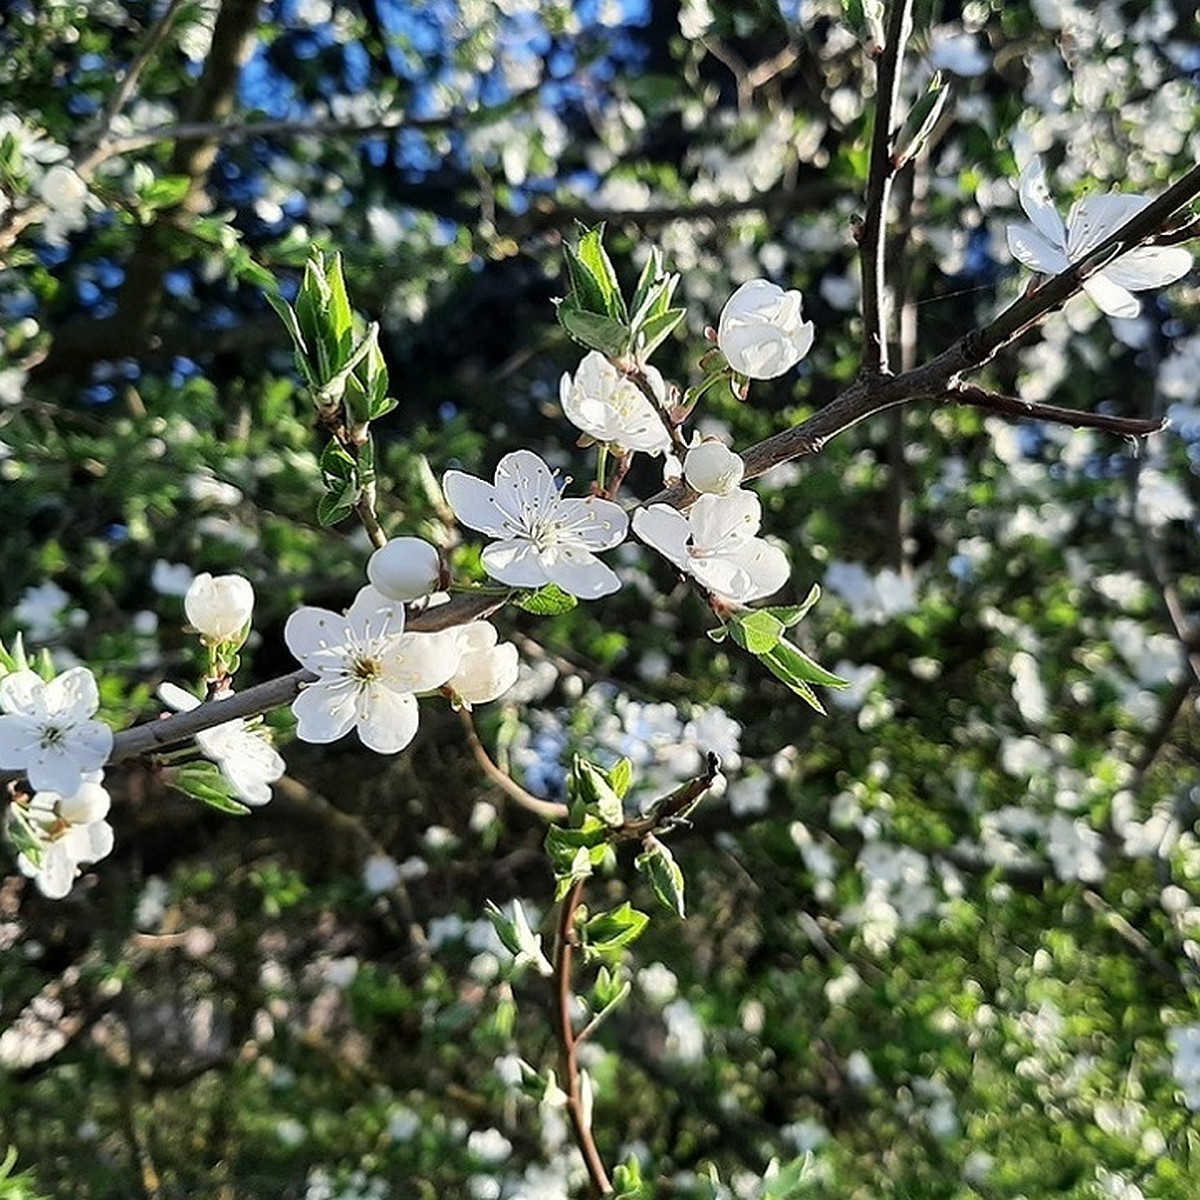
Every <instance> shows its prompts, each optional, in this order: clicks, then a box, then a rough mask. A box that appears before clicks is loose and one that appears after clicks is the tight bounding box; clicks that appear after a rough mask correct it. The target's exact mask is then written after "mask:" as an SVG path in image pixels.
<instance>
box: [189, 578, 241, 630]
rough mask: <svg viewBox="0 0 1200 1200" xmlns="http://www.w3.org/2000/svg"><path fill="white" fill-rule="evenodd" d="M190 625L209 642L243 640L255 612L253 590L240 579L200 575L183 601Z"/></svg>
mask: <svg viewBox="0 0 1200 1200" xmlns="http://www.w3.org/2000/svg"><path fill="white" fill-rule="evenodd" d="M183 611H184V612H185V613H186V614H187V619H188V621H189V623H190V624H191V625H192V626H193V627H194V628H195V629H196V630H198V631H199V633H200V635H201V636H202V637H203V638H204V640H205V641H206V642H209V643H216V642H231V641H235V640H236V639H237V638H238V637H240V636H241V633H242V630H243V629H245V627H246V626H247V625H248V624H249V622H250V614H251V613H252V612H253V611H254V588H253V587H252V586H251V583H250V580H248V579H246V578H244V577H243V576H241V575H217V576H215V577H214V576H212V575H210V574H209V573H208V572H207V571H204V572H202V573H201V574H199V575H197V576H196V578H195V579H193V580H192V582H191V584H189V586H188V590H187V592H186V593H185V594H184V597H183Z"/></svg>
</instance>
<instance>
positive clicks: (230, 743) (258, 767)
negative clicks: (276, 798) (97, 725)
mask: <svg viewBox="0 0 1200 1200" xmlns="http://www.w3.org/2000/svg"><path fill="white" fill-rule="evenodd" d="M232 695H233V693H232V692H224V693H222V694H221V696H219V697H218V698H219V699H221V700H226V699H228V698H229V697H230V696H232ZM158 697H159V699H160V700H161V701H162V702H163V703H164V704H166V705H169V706H170V707H171V708H173V709H175V711H176V712H191V711H192V709H194V708H198V707H199V706H200V700H199V698H198V697H196V696H193V695H192V694H191V692H185V691H184V690H183V688H181V687H179V686H178V685H177V684H174V683H163V684H160V685H159V688H158ZM196 745H197V746H199V747H200V752H201V753H202V754H203V755H204V756H205V757H206V758H211V759H212V760H213V762H215V763H216V764H217V766H218V767H220V768H221V774H222V775H224V776H225V778H226V779H228V780H229V782H230V783H231V784H233V786H234V789H235V790H236V791H237V794H238V797H239V798H240V799H241V800H243V801H244V802H245V803H246V804H251V805H255V806H257V805H260V804H266V803H267V801H268V800H270V799H271V784H273V783H274V782H275V780H277V779H278V778H279V777H280V776H281V775H282V774H283V772H284V771H285V770H286V769H287V766H286V764H285V763H284V761H283V758H282V756H281V755H280V753H279V751H278V750H276V749H275V747H274V746H272V745H271V743H270V742H269V741H268V740H267V734H266V732H265V731H264V730H261V729H249V728H247V726H246V722H245V721H243V720H242V719H241V718H240V717H239V718H238V719H237V720H235V721H225V722H223V723H222V724H220V725H214V726H213V727H212V728H211V729H204V730H201V731H200V732H199V733H198V734H196Z"/></svg>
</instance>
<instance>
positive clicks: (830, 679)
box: [772, 638, 850, 688]
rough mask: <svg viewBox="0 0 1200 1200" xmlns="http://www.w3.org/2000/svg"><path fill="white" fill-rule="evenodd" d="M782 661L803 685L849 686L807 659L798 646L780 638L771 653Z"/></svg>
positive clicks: (837, 676) (838, 676) (843, 680)
mask: <svg viewBox="0 0 1200 1200" xmlns="http://www.w3.org/2000/svg"><path fill="white" fill-rule="evenodd" d="M772 653H773V654H775V655H777V656H778V657H779V658H780V659H781V661H783V662H784V663H785V664H786V665H787V668H788V670H790V671H791V672H792V674H794V675H795V676H796V678H797V679H803V680H804V682H805V683H819V684H820V685H821V686H822V687H831V688H844V687H849V686H850V680H848V679H843V678H842V677H841V676H840V675H835V674H834V673H833V672H832V671H827V670H825V668H824V667H823V666H821V664H820V663H818V662H815V661H814V660H813V659H811V658H809V657H808V655H807V654H805V653H804V651H803V650H801V649H800V648H799V647H798V646H794V645H793V644H792V643H791V642H789V641H788V640H787V638H781V639H780V640H779V644H778V645H777V646H776V647H775V649H774V650H773V651H772Z"/></svg>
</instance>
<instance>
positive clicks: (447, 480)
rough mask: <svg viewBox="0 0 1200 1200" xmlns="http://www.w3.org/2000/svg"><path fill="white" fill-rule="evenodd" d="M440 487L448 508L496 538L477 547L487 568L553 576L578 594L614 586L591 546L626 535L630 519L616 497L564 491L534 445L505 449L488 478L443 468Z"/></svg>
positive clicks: (535, 581) (505, 577)
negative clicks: (487, 480) (575, 495)
mask: <svg viewBox="0 0 1200 1200" xmlns="http://www.w3.org/2000/svg"><path fill="white" fill-rule="evenodd" d="M442 488H443V490H444V491H445V493H446V499H447V500H448V501H449V503H450V507H451V508H452V509H454V515H455V516H456V517H458V519H459V520H460V521H461V522H462V523H463V524H464V525H465V526H467V528H468V529H475V530H477V531H478V532H480V533H486V534H488V535H489V536H491V537H494V538H499V539H500V540H499V541H497V542H494V543H493V544H492V545H490V546H488V547H486V549H485V550H484V552H483V566H484V569H485V570H486V571H487V573H488V574H489V575H490V576H491V577H492V578H493V579H497V580H499V581H500V582H501V583H507V584H511V585H512V586H513V587H528V588H536V587H542V586H544V585H545V584H547V583H553V584H556V585H557V586H558V587H560V588H562V590H563V591H564V592H568V593H570V594H571V595H572V596H578V597H579V598H580V599H581V600H595V599H597V598H598V597H600V596H607V595H608V594H609V593H611V592H615V591H616V590H617V589H618V588H619V587H620V586H621V581H620V580H619V579H618V578H617V576H616V574H615V573H614V572H613V571H612V570H610V569H609V568H608V567H606V566H605V565H604V564H603V563H602V562H600V560H599V559H598V558H597V557H596V555H595V553H594V551H597V550H611V549H612V548H613V547H614V546H616V545H619V544H620V543H621V542H622V541H624V539H625V534H626V531H627V530H628V527H629V520H628V518H627V517H626V516H625V513H624V511H623V510H622V509H621V507H620V505H617V504H614V503H613V502H612V501H611V500H601V499H598V498H597V497H595V496H588V497H585V498H583V499H571V500H568V499H564V498H563V496H562V495H561V494H560V492H559V485H558V480H557V478H556V477H555V474H554V472H553V471H551V470H550V468H549V467H548V466H547V465H546V464H545V463H544V462H543V461H542V460H541V459H540V458H539V457H538V456H537V455H536V454H534V453H533V452H532V451H530V450H517V451H514V452H513V453H512V454H506V455H505V456H504V457H503V458H502V459H501V460H500V464H499V466H497V468H496V481H495V483H494V484H491V483H485V482H484V481H483V480H482V479H477V478H476V477H475V476H474V475H468V474H466V473H465V472H463V471H447V472H446V474H445V476H444V477H443V479H442Z"/></svg>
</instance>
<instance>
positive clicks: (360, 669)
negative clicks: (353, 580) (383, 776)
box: [283, 587, 459, 754]
mask: <svg viewBox="0 0 1200 1200" xmlns="http://www.w3.org/2000/svg"><path fill="white" fill-rule="evenodd" d="M283 636H284V640H285V641H286V642H287V645H288V649H289V650H291V652H292V653H293V654H294V655H295V656H296V657H297V658H298V659H299V660H300V662H301V663H302V664H303V665H304V666H305V667H307V668H308V669H309V670H310V671H312V672H314V673H315V674H316V675H317V676H318V679H317V680H316V682H314V683H310V684H307V685H306V686H305V688H304V690H303V691H302V692H301V693H300V695H299V696H297V697H296V699H295V700H294V701H293V702H292V712H293V713H294V714H295V715H296V719H297V721H298V722H299V724H298V725H297V728H296V736H297V737H299V738H300V739H301V740H302V741H305V742H335V741H337V739H338V738H340V737H342V736H343V735H345V734H346V733H348V732H349V731H350V730H351V729H352V728H355V729H357V730H358V736H359V738H360V739H361V740H362V743H363V745H364V746H366V747H367V748H368V749H370V750H375V751H377V752H378V753H380V754H395V753H396V752H397V751H399V750H403V749H404V747H405V746H407V745H408V743H409V742H411V741H412V740H413V737H414V736H415V735H416V732H417V721H418V710H417V698H416V695H415V693H417V692H427V691H431V690H433V689H434V688H439V687H441V686H442V684H444V683H445V682H446V681H447V680H448V679H449V678H450V676H451V675H453V674H454V672H455V669H456V668H457V667H458V658H459V640H458V634H457V633H456V632H455V631H454V630H447V631H445V632H443V633H405V632H404V608H403V606H402V605H399V604H396V603H394V602H393V601H391V600H388V598H387V597H386V596H384V595H382V593H380V592H377V591H376V590H375V589H374V588H372V587H365V588H362V589H360V591H359V593H358V595H357V596H356V597H355V600H354V603H353V604H352V605H351V606H350V608H349V610H348V611H347V612H346V614H345V615H344V616H343V615H340V614H338V613H335V612H330V611H329V609H325V608H302V609H300V610H299V611H297V612H294V613H292V615H291V616H290V617H289V618H288V621H287V625H286V626H285V627H284V631H283Z"/></svg>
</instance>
